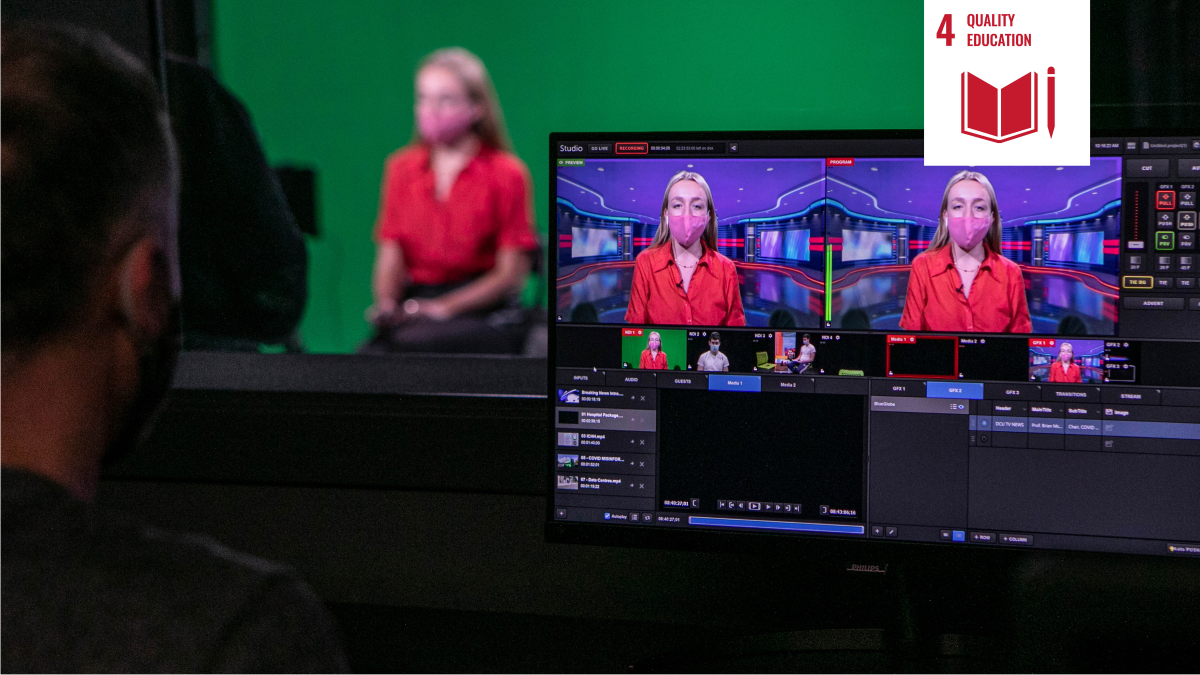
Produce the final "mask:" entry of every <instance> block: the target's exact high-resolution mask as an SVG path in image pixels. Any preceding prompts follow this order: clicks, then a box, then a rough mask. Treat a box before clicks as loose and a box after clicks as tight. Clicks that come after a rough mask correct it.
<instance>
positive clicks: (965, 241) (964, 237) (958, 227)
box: [946, 216, 992, 251]
mask: <svg viewBox="0 0 1200 675" xmlns="http://www.w3.org/2000/svg"><path fill="white" fill-rule="evenodd" d="M991 226H992V219H991V218H971V217H966V216H964V217H959V218H947V219H946V227H947V228H949V230H950V238H951V239H953V240H954V243H956V244H958V246H959V248H961V249H962V250H964V251H970V250H971V249H973V248H975V247H976V246H978V245H979V242H981V241H983V238H984V237H986V236H987V233H988V229H989V228H990V227H991Z"/></svg>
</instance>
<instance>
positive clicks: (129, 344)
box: [0, 25, 179, 492]
mask: <svg viewBox="0 0 1200 675" xmlns="http://www.w3.org/2000/svg"><path fill="white" fill-rule="evenodd" d="M0 67H2V69H3V73H2V76H0V88H2V90H3V102H2V104H0V111H2V112H0V115H2V117H3V119H2V122H0V131H2V135H3V153H2V164H3V166H2V172H0V173H2V186H0V190H2V191H3V195H4V198H3V202H2V203H0V208H2V218H3V223H4V225H3V229H2V231H0V236H2V239H3V266H2V270H3V271H2V288H0V293H2V295H3V316H2V320H3V323H4V331H3V334H2V346H3V377H4V385H3V386H4V391H5V401H4V407H3V417H4V419H3V433H4V440H3V444H4V451H3V453H4V454H3V460H4V464H5V466H21V467H23V468H27V469H30V470H33V471H35V472H39V471H40V472H41V473H53V471H58V472H59V473H62V472H63V471H64V469H63V468H62V467H63V466H66V465H69V464H71V463H72V462H73V461H75V460H78V461H79V462H83V463H84V464H88V463H89V462H91V461H92V459H95V458H93V457H91V455H94V454H96V452H95V451H96V447H93V446H97V447H99V449H100V453H99V454H100V455H101V456H103V454H104V453H105V452H108V451H112V450H114V449H117V448H124V447H127V446H129V445H132V441H133V440H134V439H136V438H137V436H138V434H139V432H140V431H141V430H142V428H143V427H144V424H145V421H146V419H147V418H148V415H147V411H149V410H152V409H154V408H155V407H156V405H157V403H158V401H160V400H161V398H162V396H163V394H164V393H165V390H166V383H167V382H169V379H170V374H171V370H172V368H173V365H174V355H175V351H176V349H177V347H176V345H177V342H178V329H177V311H176V308H177V306H178V297H179V276H178V265H177V262H176V260H177V254H176V231H175V230H176V210H177V206H176V204H177V193H178V185H177V184H178V167H177V160H176V157H175V150H174V142H173V140H172V137H171V132H170V124H169V121H168V117H167V114H166V111H165V110H164V107H163V104H162V100H161V96H160V94H159V90H158V88H157V86H156V85H155V82H154V80H153V79H152V78H151V77H150V76H149V74H148V73H147V71H146V69H145V68H144V66H142V65H141V64H140V63H139V62H138V61H137V60H136V59H134V58H133V57H132V56H130V55H129V54H128V53H126V52H125V51H124V50H122V49H120V48H119V47H117V46H116V44H115V43H113V42H112V41H111V40H109V39H108V38H106V37H103V36H99V35H96V34H89V33H83V32H75V31H72V30H66V29H61V30H60V29H50V28H34V27H27V26H16V27H14V26H10V25H5V26H4V29H3V41H2V43H0ZM68 402H69V403H70V404H71V405H75V406H91V407H92V408H94V409H93V410H90V411H89V413H90V418H89V424H87V425H83V426H81V428H80V430H79V431H80V434H81V436H80V437H79V438H76V439H74V440H73V441H71V443H74V445H75V446H77V447H75V448H74V450H71V451H70V452H68V450H67V449H65V448H63V447H49V445H48V444H49V443H50V440H48V439H40V438H38V437H36V436H34V435H32V434H26V433H25V432H26V431H30V432H31V431H32V429H31V428H30V427H31V426H32V425H35V424H52V425H55V428H56V429H65V428H66V427H67V426H69V424H70V423H71V422H70V421H69V420H67V419H58V418H62V417H64V416H66V417H69V416H70V415H71V414H72V413H71V411H70V409H69V408H68V407H67V405H66V404H67V403H68ZM55 416H57V417H58V418H56V417H55ZM71 443H67V442H66V441H64V442H63V443H60V444H59V445H60V446H61V445H64V444H66V445H70V444H71ZM43 446H45V447H43ZM84 446H88V447H89V448H90V450H89V451H86V452H85V449H84ZM89 452H91V455H89ZM54 453H60V454H61V453H67V454H71V455H72V457H75V460H71V461H68V460H67V459H64V458H61V457H60V458H59V459H58V460H55V461H56V462H57V464H56V466H57V467H58V468H55V469H53V471H52V470H51V469H50V468H47V467H45V466H38V463H39V462H43V463H44V462H45V461H47V460H46V457H48V456H50V455H53V454H54ZM50 477H51V478H54V479H56V480H58V481H59V482H71V480H72V479H70V478H69V477H67V478H64V477H63V476H56V475H51V476H50ZM69 487H78V486H69ZM77 492H78V490H77ZM84 492H86V490H84Z"/></svg>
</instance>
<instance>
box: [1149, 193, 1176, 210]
mask: <svg viewBox="0 0 1200 675" xmlns="http://www.w3.org/2000/svg"><path fill="white" fill-rule="evenodd" d="M1154 208H1156V209H1158V210H1159V211H1171V210H1173V209H1174V208H1175V191H1174V190H1159V191H1157V192H1155V193H1154Z"/></svg>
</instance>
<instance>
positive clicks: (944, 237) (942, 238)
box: [928, 169, 1000, 255]
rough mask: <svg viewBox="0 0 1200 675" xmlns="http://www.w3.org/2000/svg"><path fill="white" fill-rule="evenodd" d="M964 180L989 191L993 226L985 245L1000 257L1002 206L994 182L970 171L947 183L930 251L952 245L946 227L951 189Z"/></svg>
mask: <svg viewBox="0 0 1200 675" xmlns="http://www.w3.org/2000/svg"><path fill="white" fill-rule="evenodd" d="M964 180H973V181H975V182H976V183H979V184H980V185H982V186H983V189H984V190H987V194H988V201H989V202H990V204H991V207H992V224H991V226H990V227H988V233H987V236H985V237H984V238H983V245H984V246H986V247H987V248H988V250H990V251H991V252H992V253H995V254H997V255H1000V204H998V203H997V202H996V191H995V190H994V189H993V188H992V182H991V181H989V180H988V179H987V176H985V175H983V174H981V173H979V172H978V171H971V170H970V169H968V170H966V171H959V172H958V173H956V174H954V175H953V176H952V177H951V178H950V182H949V183H946V191H945V192H943V193H942V208H941V209H939V210H938V227H937V231H936V232H934V233H933V239H932V240H930V242H929V249H928V250H930V251H936V250H938V249H940V248H942V247H943V246H945V245H946V244H949V243H950V230H949V229H948V228H947V227H946V209H947V208H949V206H950V188H952V187H954V186H955V185H957V184H958V183H961V182H963V181H964Z"/></svg>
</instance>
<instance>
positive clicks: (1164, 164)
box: [1125, 159, 1200, 178]
mask: <svg viewBox="0 0 1200 675" xmlns="http://www.w3.org/2000/svg"><path fill="white" fill-rule="evenodd" d="M1170 162H1171V160H1169V159H1127V160H1125V176H1126V177H1128V178H1166V177H1167V174H1169V173H1170V169H1171V164H1170ZM1195 163H1196V164H1197V166H1196V170H1197V173H1195V174H1184V173H1182V169H1183V168H1184V167H1183V160H1180V164H1179V168H1180V170H1181V172H1180V174H1179V175H1180V176H1183V175H1197V176H1200V161H1197V162H1195Z"/></svg>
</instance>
